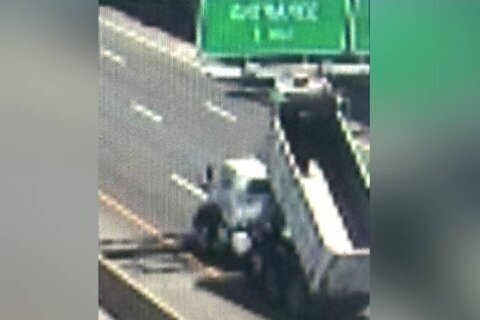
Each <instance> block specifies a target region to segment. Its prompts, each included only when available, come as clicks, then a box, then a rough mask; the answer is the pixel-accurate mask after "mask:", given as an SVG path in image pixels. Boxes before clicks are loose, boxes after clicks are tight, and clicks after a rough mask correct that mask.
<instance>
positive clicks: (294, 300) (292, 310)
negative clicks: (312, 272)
mask: <svg viewBox="0 0 480 320" xmlns="http://www.w3.org/2000/svg"><path fill="white" fill-rule="evenodd" d="M285 302H286V306H287V311H288V314H289V316H290V318H291V319H298V320H304V319H308V315H309V306H310V295H309V291H308V287H307V284H306V283H305V281H304V279H303V276H302V275H301V274H299V273H298V270H295V271H294V273H293V275H291V277H290V278H289V279H288V283H287V285H286V292H285Z"/></svg>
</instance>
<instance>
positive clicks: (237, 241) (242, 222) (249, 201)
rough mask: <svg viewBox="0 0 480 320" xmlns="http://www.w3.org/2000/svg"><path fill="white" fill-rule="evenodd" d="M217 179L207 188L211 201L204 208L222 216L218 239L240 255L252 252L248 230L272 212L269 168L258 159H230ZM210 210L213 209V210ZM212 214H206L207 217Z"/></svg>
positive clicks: (222, 167) (224, 163) (221, 169)
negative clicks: (250, 250) (252, 224)
mask: <svg viewBox="0 0 480 320" xmlns="http://www.w3.org/2000/svg"><path fill="white" fill-rule="evenodd" d="M219 171H220V172H219V175H218V179H215V180H213V181H212V182H211V183H210V185H209V186H208V200H207V202H206V204H204V205H203V207H201V208H200V209H199V212H201V210H202V208H210V209H206V210H204V211H207V212H208V210H209V211H210V212H211V211H216V214H218V213H219V214H220V215H221V219H217V220H221V222H222V223H221V225H220V226H219V227H218V231H216V233H217V239H216V240H220V241H222V242H227V243H228V245H230V246H231V247H232V249H233V251H234V252H235V253H236V254H237V255H242V254H244V253H245V252H247V251H248V250H249V248H250V245H251V243H250V239H249V236H248V232H247V230H248V227H249V225H250V224H251V223H254V222H255V221H256V220H257V219H259V218H260V217H261V216H262V215H263V214H268V213H269V210H271V208H272V203H273V201H272V199H273V198H272V194H271V192H270V185H269V181H268V177H267V168H266V165H265V164H264V163H263V162H261V161H260V160H258V159H256V158H253V157H252V158H240V159H227V160H225V161H224V162H223V164H222V166H221V168H220V170H219ZM211 208H214V209H213V210H212V209H211ZM208 214H209V213H207V215H208Z"/></svg>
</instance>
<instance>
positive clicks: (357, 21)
mask: <svg viewBox="0 0 480 320" xmlns="http://www.w3.org/2000/svg"><path fill="white" fill-rule="evenodd" d="M352 11H353V12H352V21H351V27H352V32H351V34H352V38H351V39H352V45H351V47H352V51H353V52H354V53H358V54H368V53H369V52H370V0H355V1H354V6H353V8H352Z"/></svg>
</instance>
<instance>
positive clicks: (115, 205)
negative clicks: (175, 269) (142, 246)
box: [98, 189, 222, 278]
mask: <svg viewBox="0 0 480 320" xmlns="http://www.w3.org/2000/svg"><path fill="white" fill-rule="evenodd" d="M98 198H99V200H100V202H101V203H103V204H105V205H106V206H107V207H109V208H111V209H113V211H114V212H116V213H118V214H121V215H122V216H124V217H125V218H126V219H127V220H128V221H129V222H131V223H133V224H134V225H136V226H138V227H139V228H140V229H141V230H143V231H144V232H145V233H147V234H149V235H151V236H154V237H156V238H157V239H159V240H160V241H161V242H166V240H165V239H162V237H161V236H162V234H161V233H160V231H158V229H156V228H155V227H154V226H153V225H151V224H150V223H148V222H147V221H145V220H144V219H142V218H141V217H140V215H138V214H136V213H134V212H133V211H132V210H130V209H129V208H128V207H127V206H125V205H123V204H122V203H120V202H119V201H118V200H117V199H116V198H115V197H113V196H111V195H110V194H108V193H106V192H104V191H102V190H100V189H99V190H98ZM184 257H185V258H186V259H187V260H188V262H190V263H191V265H193V267H194V268H195V269H197V270H202V271H203V273H205V274H206V275H207V276H208V277H211V278H220V277H221V276H222V272H221V271H220V270H218V269H217V268H215V267H211V266H206V265H204V264H203V263H202V262H200V261H199V260H198V259H196V258H195V256H193V255H192V254H191V253H186V254H185V255H184Z"/></svg>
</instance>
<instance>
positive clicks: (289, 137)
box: [193, 81, 370, 319]
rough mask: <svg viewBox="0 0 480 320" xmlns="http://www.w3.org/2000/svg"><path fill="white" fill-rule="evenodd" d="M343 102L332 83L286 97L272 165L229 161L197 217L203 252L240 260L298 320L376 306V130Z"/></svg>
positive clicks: (280, 105) (279, 108)
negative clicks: (372, 296) (372, 144)
mask: <svg viewBox="0 0 480 320" xmlns="http://www.w3.org/2000/svg"><path fill="white" fill-rule="evenodd" d="M343 102H344V99H342V97H341V96H339V95H338V94H337V93H336V92H335V91H334V90H333V89H332V86H331V85H329V82H328V81H325V85H324V86H322V87H321V88H318V90H316V91H315V92H314V93H313V94H310V95H304V94H301V95H299V96H298V97H295V96H292V95H289V96H288V98H285V99H276V103H275V107H274V108H272V114H271V126H270V129H271V130H270V134H269V137H268V139H267V140H268V142H267V151H268V152H267V155H266V157H265V159H263V160H260V159H259V157H246V158H240V159H227V160H225V161H224V162H223V164H222V165H221V168H220V170H218V171H219V174H218V177H216V176H215V175H212V174H210V175H209V177H210V178H209V181H207V183H206V186H205V189H206V190H207V191H208V195H209V197H208V199H207V201H205V202H204V203H203V204H202V205H201V206H200V208H199V209H198V212H197V214H196V215H195V217H194V221H193V227H194V230H195V232H196V234H197V235H198V238H199V239H200V241H199V242H200V243H202V245H201V247H202V248H203V250H205V251H206V252H212V253H220V252H221V253H222V254H224V253H225V252H232V253H233V254H235V255H236V256H238V257H240V258H241V260H242V261H243V262H244V263H243V265H244V268H245V272H246V273H247V274H248V275H249V277H250V278H251V279H253V283H256V284H259V285H261V286H262V287H263V289H264V290H265V292H266V293H267V296H268V297H269V299H271V300H272V301H276V302H279V303H282V304H284V305H286V307H287V310H288V313H289V315H290V317H291V318H292V319H308V318H317V317H318V314H319V312H325V311H327V309H328V308H327V309H325V308H323V307H324V306H327V305H328V306H332V305H343V306H344V307H340V309H342V310H340V311H339V310H336V311H339V312H341V311H346V312H350V311H352V310H355V312H357V311H361V310H362V308H363V309H365V310H367V307H368V304H369V255H370V250H369V234H368V220H369V219H368V211H369V190H370V182H369V181H370V179H369V167H368V164H369V134H368V128H364V127H362V125H360V124H358V123H355V122H351V121H350V120H348V119H346V118H345V116H344V115H343V113H342V111H341V110H342V108H341V105H342V103H343ZM210 170H211V168H210ZM330 309H331V307H330Z"/></svg>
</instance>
